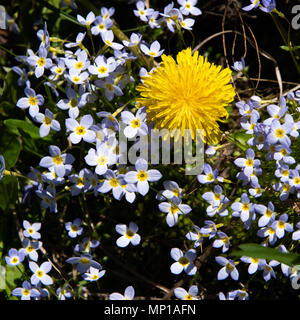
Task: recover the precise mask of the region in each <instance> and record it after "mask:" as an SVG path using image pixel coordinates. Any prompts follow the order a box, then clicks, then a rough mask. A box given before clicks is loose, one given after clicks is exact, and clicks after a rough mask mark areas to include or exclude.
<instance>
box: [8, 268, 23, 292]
mask: <svg viewBox="0 0 300 320" xmlns="http://www.w3.org/2000/svg"><path fill="white" fill-rule="evenodd" d="M24 270H25V268H24V266H23V264H19V265H18V268H17V267H11V266H7V267H6V273H5V282H6V293H7V295H8V296H10V293H11V291H12V290H13V289H15V288H16V286H17V283H16V280H18V279H20V278H21V277H22V275H23V273H24Z"/></svg>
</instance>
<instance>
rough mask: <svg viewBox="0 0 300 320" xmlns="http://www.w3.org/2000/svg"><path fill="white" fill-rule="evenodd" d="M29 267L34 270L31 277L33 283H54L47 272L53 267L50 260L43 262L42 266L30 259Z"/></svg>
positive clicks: (46, 284)
mask: <svg viewBox="0 0 300 320" xmlns="http://www.w3.org/2000/svg"><path fill="white" fill-rule="evenodd" d="M29 268H30V270H31V271H32V272H33V275H32V276H31V279H30V280H31V283H32V284H33V285H37V284H38V283H40V282H41V283H42V284H44V285H45V286H48V285H51V284H53V280H52V278H51V277H50V276H49V275H48V274H47V273H48V272H49V271H50V270H51V268H52V265H51V263H50V262H48V261H47V262H43V263H42V264H41V266H38V265H37V264H36V263H35V262H33V261H30V262H29Z"/></svg>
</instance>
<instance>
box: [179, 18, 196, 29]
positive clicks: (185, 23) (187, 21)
mask: <svg viewBox="0 0 300 320" xmlns="http://www.w3.org/2000/svg"><path fill="white" fill-rule="evenodd" d="M179 23H180V25H181V27H182V28H183V29H186V30H192V29H193V28H192V26H193V25H194V23H195V20H194V19H191V18H188V19H184V20H179Z"/></svg>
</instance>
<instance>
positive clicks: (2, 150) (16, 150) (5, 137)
mask: <svg viewBox="0 0 300 320" xmlns="http://www.w3.org/2000/svg"><path fill="white" fill-rule="evenodd" d="M21 148H22V146H21V143H20V141H19V139H18V138H17V137H16V136H14V135H12V134H10V133H9V132H7V131H2V132H1V134H0V154H1V155H3V157H4V159H5V166H6V168H7V169H10V168H11V167H13V166H14V165H15V164H16V162H17V161H18V158H19V154H20V152H21Z"/></svg>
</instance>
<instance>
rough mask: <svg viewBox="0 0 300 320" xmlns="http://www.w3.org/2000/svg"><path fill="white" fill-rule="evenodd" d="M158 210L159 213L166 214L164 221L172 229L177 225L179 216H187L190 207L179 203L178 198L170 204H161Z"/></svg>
mask: <svg viewBox="0 0 300 320" xmlns="http://www.w3.org/2000/svg"><path fill="white" fill-rule="evenodd" d="M158 208H159V210H160V211H162V212H165V213H167V217H166V221H167V224H168V226H169V227H173V226H174V225H175V224H176V223H177V221H178V215H179V214H188V213H189V212H191V211H192V209H191V207H190V206H189V205H187V204H183V203H181V199H179V198H174V199H173V200H172V204H171V203H170V202H161V203H160V204H159V205H158Z"/></svg>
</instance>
